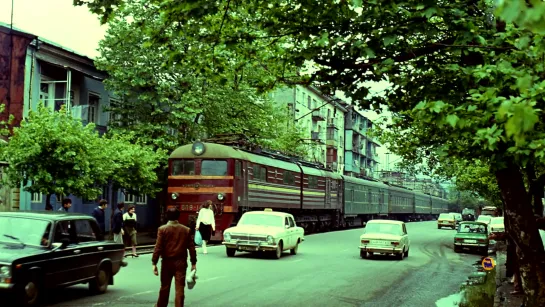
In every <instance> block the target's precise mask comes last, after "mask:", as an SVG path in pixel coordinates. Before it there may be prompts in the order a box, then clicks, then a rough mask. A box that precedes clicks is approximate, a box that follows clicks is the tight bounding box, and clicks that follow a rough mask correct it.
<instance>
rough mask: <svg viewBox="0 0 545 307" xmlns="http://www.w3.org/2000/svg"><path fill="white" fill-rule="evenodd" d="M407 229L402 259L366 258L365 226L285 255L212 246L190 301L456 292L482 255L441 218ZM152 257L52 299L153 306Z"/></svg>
mask: <svg viewBox="0 0 545 307" xmlns="http://www.w3.org/2000/svg"><path fill="white" fill-rule="evenodd" d="M407 231H408V233H409V237H410V240H411V248H410V252H409V253H410V254H409V257H408V258H405V259H404V260H401V261H400V260H395V259H393V258H390V257H380V256H375V258H374V259H361V258H360V257H359V250H358V248H357V246H358V241H359V235H360V234H361V229H355V230H348V231H339V232H330V233H324V234H316V235H311V236H308V237H306V240H305V242H303V244H301V246H300V247H299V253H298V254H297V255H294V256H292V255H290V254H289V252H287V253H284V256H283V257H282V258H281V259H279V260H274V259H269V258H267V257H263V256H259V255H252V254H248V253H237V256H236V257H234V258H227V256H226V255H225V248H224V247H223V246H215V247H209V249H208V254H207V255H203V254H201V253H199V254H198V256H197V258H198V263H197V275H198V276H199V279H198V281H197V285H196V286H195V288H194V289H193V290H188V289H187V288H186V299H185V302H186V306H237V307H241V306H379V307H382V306H396V307H402V306H435V302H436V301H437V300H438V299H440V298H442V297H446V296H448V295H450V294H453V293H456V292H458V290H459V287H460V284H461V283H463V282H464V280H465V279H466V278H467V276H468V275H469V274H470V273H471V272H472V271H473V268H472V267H471V265H472V264H473V263H474V262H475V261H476V260H478V259H480V257H479V256H478V255H470V254H456V253H454V252H453V250H452V240H453V236H454V232H455V231H454V230H447V229H441V230H439V229H437V226H436V222H417V223H408V224H407ZM199 252H200V251H199ZM150 259H151V255H142V256H140V257H139V258H134V259H133V258H128V259H127V261H128V262H129V266H128V267H126V268H124V269H122V271H121V272H120V273H119V274H118V275H116V277H115V285H114V286H110V288H109V289H108V292H107V293H106V294H103V295H97V296H91V295H90V294H89V293H88V292H87V287H86V285H80V286H74V287H70V288H66V289H61V290H58V291H54V292H52V293H50V295H49V298H48V299H47V301H46V303H47V305H48V306H153V304H154V303H155V302H156V299H157V294H158V290H159V285H160V283H159V278H158V277H156V276H154V275H153V274H152V271H151V260H150ZM173 288H174V287H173ZM173 298H174V291H172V292H171V296H170V300H171V302H172V301H173ZM170 305H172V306H174V303H173V302H172V303H171V304H170Z"/></svg>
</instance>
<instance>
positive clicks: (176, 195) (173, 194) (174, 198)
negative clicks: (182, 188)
mask: <svg viewBox="0 0 545 307" xmlns="http://www.w3.org/2000/svg"><path fill="white" fill-rule="evenodd" d="M178 196H179V195H178V193H172V195H171V197H172V199H173V200H176V199H178Z"/></svg>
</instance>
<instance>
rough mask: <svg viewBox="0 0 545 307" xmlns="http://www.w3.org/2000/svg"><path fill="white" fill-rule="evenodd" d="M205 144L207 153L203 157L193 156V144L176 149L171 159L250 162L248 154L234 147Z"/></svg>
mask: <svg viewBox="0 0 545 307" xmlns="http://www.w3.org/2000/svg"><path fill="white" fill-rule="evenodd" d="M201 143H203V144H204V148H205V151H204V153H203V154H202V155H200V156H196V155H194V154H193V152H192V151H191V149H192V148H193V144H187V145H183V146H180V147H178V148H176V149H175V150H174V151H173V152H172V153H171V154H170V157H169V158H171V159H184V158H185V159H188V158H189V159H200V158H202V159H226V158H233V159H242V160H248V157H247V156H246V153H245V152H244V151H241V150H237V149H235V148H233V147H229V146H225V145H221V144H214V143H205V142H201Z"/></svg>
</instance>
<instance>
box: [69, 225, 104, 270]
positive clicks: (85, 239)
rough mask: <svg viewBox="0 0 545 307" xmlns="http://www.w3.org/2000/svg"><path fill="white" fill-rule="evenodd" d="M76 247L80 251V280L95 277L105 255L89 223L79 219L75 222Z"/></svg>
mask: <svg viewBox="0 0 545 307" xmlns="http://www.w3.org/2000/svg"><path fill="white" fill-rule="evenodd" d="M75 226H76V234H77V236H78V246H79V250H80V253H79V255H80V260H79V261H80V262H79V266H80V269H81V274H82V276H83V277H82V278H91V277H93V276H95V274H96V270H97V268H98V264H99V263H100V261H101V259H102V258H103V255H104V253H105V251H104V247H103V246H102V244H101V242H100V241H99V239H98V235H97V233H96V232H95V229H93V227H92V225H91V221H89V220H85V219H81V220H76V221H75Z"/></svg>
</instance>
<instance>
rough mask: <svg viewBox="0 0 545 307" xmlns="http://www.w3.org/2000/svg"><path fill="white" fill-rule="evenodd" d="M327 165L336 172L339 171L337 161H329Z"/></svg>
mask: <svg viewBox="0 0 545 307" xmlns="http://www.w3.org/2000/svg"><path fill="white" fill-rule="evenodd" d="M325 167H326V168H328V169H330V170H332V171H334V172H337V171H339V169H338V165H337V162H327V163H326V165H325Z"/></svg>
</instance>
